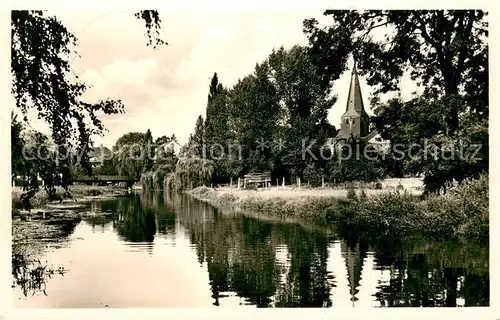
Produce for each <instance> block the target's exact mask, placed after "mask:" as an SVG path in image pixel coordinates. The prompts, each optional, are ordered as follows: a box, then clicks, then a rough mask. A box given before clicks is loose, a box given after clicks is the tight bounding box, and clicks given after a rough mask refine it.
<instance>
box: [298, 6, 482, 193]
mask: <svg viewBox="0 0 500 320" xmlns="http://www.w3.org/2000/svg"><path fill="white" fill-rule="evenodd" d="M325 15H327V16H330V17H331V18H332V25H330V26H326V27H322V26H320V25H319V23H318V21H316V20H315V19H308V20H305V21H304V30H305V32H306V34H307V36H308V37H309V41H310V47H309V50H310V52H311V56H312V57H313V59H314V63H315V65H317V66H318V70H319V72H320V74H321V76H322V78H323V81H324V82H326V83H330V82H332V81H335V80H337V79H338V78H339V76H340V74H341V73H342V72H343V71H344V70H345V68H346V66H347V59H348V57H349V56H350V55H352V56H354V58H355V60H356V63H357V66H358V70H360V72H361V73H362V74H363V75H364V76H365V78H366V81H367V83H368V84H369V85H370V86H372V87H373V88H374V89H375V95H374V97H373V103H374V107H376V109H375V112H376V117H375V119H374V122H375V124H376V127H377V129H379V131H380V132H381V134H382V136H383V137H384V138H386V139H389V140H390V141H391V142H392V143H393V145H395V144H400V145H404V148H403V149H404V150H406V151H405V152H406V154H407V152H408V148H409V146H411V145H412V144H419V145H420V146H423V144H424V143H425V142H424V140H427V141H426V142H428V143H430V144H433V145H436V148H440V149H442V147H443V145H445V144H447V148H448V147H450V145H451V148H452V149H455V148H457V147H458V146H459V145H461V144H465V145H466V147H465V148H466V149H467V153H468V154H469V155H471V154H472V153H473V152H474V151H472V149H474V146H471V145H481V146H482V147H481V151H480V152H479V155H478V157H477V158H481V159H477V160H476V159H472V160H471V159H470V158H471V157H468V158H467V157H466V158H467V159H459V160H458V161H449V160H448V159H443V157H441V158H440V159H438V160H436V161H434V159H433V158H432V157H428V158H427V159H424V158H423V157H422V156H421V154H420V156H419V157H416V158H415V159H410V158H409V157H404V160H397V159H395V157H390V161H389V162H387V163H386V165H388V167H387V166H386V169H387V171H388V172H390V173H392V174H395V175H397V176H401V175H403V174H405V173H407V174H416V173H422V174H424V175H425V177H426V178H425V186H426V189H427V190H428V191H435V190H438V189H440V188H442V187H443V186H444V185H445V183H446V182H448V181H452V180H453V179H455V180H457V181H462V180H464V179H465V178H469V177H470V178H477V177H478V176H479V174H480V173H481V172H483V171H488V160H487V159H488V120H487V119H488V44H487V42H486V41H487V36H488V30H487V27H488V23H487V21H486V16H487V13H486V12H483V11H481V10H448V11H443V10H419V11H411V10H394V11H388V10H378V11H374V10H371V11H362V12H359V11H346V10H329V11H326V12H325ZM377 32H378V35H377ZM405 72H409V73H410V75H411V78H412V80H414V81H415V82H416V83H417V85H418V86H420V87H421V88H422V89H423V93H422V94H421V95H420V96H416V97H415V98H414V99H412V100H410V101H402V100H401V99H398V98H396V99H393V100H389V101H387V102H382V101H380V95H379V94H380V93H387V92H398V91H399V89H400V87H399V84H400V80H401V77H402V76H403V75H404V73H405ZM453 153H456V151H454V152H453Z"/></svg>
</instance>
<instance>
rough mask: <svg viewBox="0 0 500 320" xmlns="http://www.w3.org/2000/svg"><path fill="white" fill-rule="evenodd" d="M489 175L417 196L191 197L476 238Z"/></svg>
mask: <svg viewBox="0 0 500 320" xmlns="http://www.w3.org/2000/svg"><path fill="white" fill-rule="evenodd" d="M488 190H489V188H488V176H486V175H485V176H482V177H481V178H480V179H478V180H473V181H469V182H467V183H465V184H463V185H460V186H457V187H454V188H452V189H450V190H449V191H448V193H446V194H445V195H440V196H437V195H436V196H430V197H428V198H427V199H425V200H421V199H420V197H419V194H420V191H419V190H415V189H410V190H383V189H382V190H361V189H358V190H354V189H351V190H341V189H302V190H298V189H297V188H290V187H289V188H284V189H283V188H280V187H274V188H271V189H267V190H266V189H264V190H261V191H256V190H237V189H230V188H221V189H212V188H208V187H198V188H196V189H194V190H192V191H191V192H189V193H190V194H191V195H192V196H193V197H195V198H197V199H199V200H202V201H206V202H208V203H210V204H212V205H214V206H216V207H231V208H235V209H237V210H251V211H257V212H263V213H266V214H270V215H277V216H281V217H283V218H288V217H299V218H306V219H315V220H322V221H327V222H331V223H342V224H346V225H349V226H351V227H353V228H355V229H356V228H357V229H360V230H363V231H373V232H378V233H384V234H394V235H396V234H428V235H432V236H434V237H440V238H459V239H464V238H480V239H487V238H488V234H489V197H488Z"/></svg>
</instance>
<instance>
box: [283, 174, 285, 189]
mask: <svg viewBox="0 0 500 320" xmlns="http://www.w3.org/2000/svg"><path fill="white" fill-rule="evenodd" d="M283 189H285V177H283Z"/></svg>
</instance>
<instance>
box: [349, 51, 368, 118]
mask: <svg viewBox="0 0 500 320" xmlns="http://www.w3.org/2000/svg"><path fill="white" fill-rule="evenodd" d="M350 110H354V111H356V112H357V113H359V114H360V115H363V113H364V112H365V109H364V105H363V97H362V96H361V86H360V85H359V77H358V71H357V69H356V61H354V66H353V68H352V73H351V83H350V85H349V95H348V97H347V106H346V111H350Z"/></svg>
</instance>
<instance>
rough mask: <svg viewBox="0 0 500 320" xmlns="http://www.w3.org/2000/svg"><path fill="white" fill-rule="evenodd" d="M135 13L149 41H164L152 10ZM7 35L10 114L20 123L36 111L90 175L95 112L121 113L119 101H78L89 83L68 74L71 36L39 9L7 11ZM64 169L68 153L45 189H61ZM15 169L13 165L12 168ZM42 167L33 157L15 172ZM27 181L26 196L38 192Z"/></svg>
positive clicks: (39, 171)
mask: <svg viewBox="0 0 500 320" xmlns="http://www.w3.org/2000/svg"><path fill="white" fill-rule="evenodd" d="M136 17H137V18H139V19H143V20H144V21H145V22H146V29H147V36H148V39H149V43H148V44H149V45H153V46H158V45H162V44H166V42H165V41H164V40H163V39H161V37H160V36H159V33H158V30H159V28H160V24H161V21H160V19H159V16H158V13H157V12H156V11H153V10H143V11H140V12H138V13H137V14H136ZM11 34H12V36H11V37H12V38H11V40H12V47H11V72H12V76H13V78H12V94H13V95H14V97H15V100H16V109H17V110H16V113H18V114H21V115H22V116H23V122H24V123H29V120H30V119H28V112H29V111H30V110H33V111H34V112H36V114H37V117H38V118H39V119H43V120H44V121H45V122H46V123H47V124H48V126H49V128H50V131H51V132H50V134H51V139H52V141H53V143H54V144H55V145H56V146H57V148H58V149H62V150H60V151H61V152H63V153H65V152H74V153H77V154H81V155H82V156H81V159H80V163H81V166H82V168H83V169H84V171H85V173H87V174H90V173H91V169H92V167H91V164H90V158H89V156H88V153H89V151H90V149H91V146H92V142H91V140H90V138H91V136H92V135H94V134H102V133H103V132H104V127H103V125H102V122H101V120H100V119H99V114H101V113H104V114H117V113H122V112H123V111H124V106H123V104H122V103H121V101H120V100H111V99H105V97H103V100H101V101H99V102H97V103H88V102H86V101H84V100H83V99H82V95H83V94H84V93H85V91H86V90H87V89H88V88H89V85H88V84H86V83H83V82H81V81H80V79H79V78H78V76H77V75H75V74H73V73H72V71H71V65H70V63H71V59H72V57H73V56H75V55H76V54H77V53H76V46H77V39H76V37H75V36H74V35H73V34H72V33H71V31H69V30H68V29H67V28H66V27H65V26H64V25H63V24H62V23H61V21H60V20H58V19H57V18H56V17H54V16H50V15H48V14H47V13H46V12H44V11H26V10H22V11H19V10H13V11H12V12H11ZM14 130H17V129H14ZM38 140H39V139H38ZM16 152H17V150H16ZM16 158H17V156H16ZM18 159H20V158H18ZM16 161H17V160H16ZM38 162H39V161H38ZM70 167H71V158H70V157H66V158H65V159H61V160H60V161H58V162H57V163H55V164H54V166H51V170H53V171H54V174H57V175H59V176H62V177H61V178H60V179H59V181H55V180H52V179H51V180H48V181H45V189H46V190H47V191H49V192H51V190H54V187H55V185H53V183H61V184H62V186H63V187H67V182H68V181H70V176H69V174H70V172H71V169H70ZM19 169H20V166H19V164H18V163H16V170H17V171H19ZM45 170H46V167H44V166H43V167H40V166H38V165H37V161H34V162H32V163H31V164H30V168H29V169H27V168H26V170H25V172H17V173H24V174H25V175H31V174H34V175H41V176H44V175H45ZM51 175H52V174H51ZM33 183H34V184H33V185H31V184H30V185H29V186H28V188H27V190H28V191H27V195H33V194H34V193H36V191H37V190H38V188H39V186H38V181H37V180H36V181H35V182H33Z"/></svg>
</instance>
